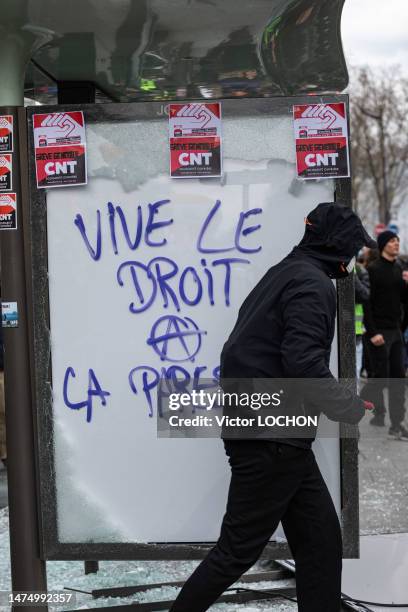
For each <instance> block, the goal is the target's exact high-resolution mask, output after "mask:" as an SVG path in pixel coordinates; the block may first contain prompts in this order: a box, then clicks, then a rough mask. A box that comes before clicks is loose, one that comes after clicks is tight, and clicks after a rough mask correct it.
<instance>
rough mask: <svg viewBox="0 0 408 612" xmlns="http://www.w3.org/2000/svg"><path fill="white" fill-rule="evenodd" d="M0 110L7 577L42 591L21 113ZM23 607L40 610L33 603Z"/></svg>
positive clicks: (16, 586)
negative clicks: (7, 161)
mask: <svg viewBox="0 0 408 612" xmlns="http://www.w3.org/2000/svg"><path fill="white" fill-rule="evenodd" d="M0 113H1V114H5V115H12V116H13V122H14V152H13V189H14V191H15V192H16V194H17V230H7V231H2V232H1V235H0V248H1V274H2V278H1V284H2V300H3V301H5V302H6V301H10V302H17V304H18V313H19V321H18V327H16V328H9V329H7V328H5V329H4V330H3V332H4V380H5V401H6V433H7V467H8V497H9V515H10V556H11V579H12V588H13V591H46V590H47V580H46V566H45V561H42V560H41V559H40V545H39V527H38V525H39V523H38V514H37V490H36V478H35V453H34V429H33V412H32V393H31V391H32V390H31V379H30V359H29V354H30V353H29V335H28V334H29V330H28V324H27V295H26V274H25V265H24V262H25V257H24V255H25V254H24V235H23V223H22V220H23V207H22V189H21V172H20V146H21V145H20V142H19V138H18V134H19V117H18V113H17V109H16V108H15V107H8V108H4V107H3V108H0ZM22 116H23V117H24V116H25V114H24V113H23V115H22ZM25 609H26V610H27V609H29V610H31V609H32V611H33V612H38V607H34V606H25ZM42 609H43V610H47V607H46V606H45V607H43V608H42Z"/></svg>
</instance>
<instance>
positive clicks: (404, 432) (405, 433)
mask: <svg viewBox="0 0 408 612" xmlns="http://www.w3.org/2000/svg"><path fill="white" fill-rule="evenodd" d="M399 430H400V434H401V435H400V440H404V442H408V429H406V427H404V425H400V428H399Z"/></svg>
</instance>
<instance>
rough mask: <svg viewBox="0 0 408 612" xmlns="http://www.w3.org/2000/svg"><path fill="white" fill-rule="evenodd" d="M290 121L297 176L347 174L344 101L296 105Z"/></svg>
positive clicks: (345, 175) (347, 154)
mask: <svg viewBox="0 0 408 612" xmlns="http://www.w3.org/2000/svg"><path fill="white" fill-rule="evenodd" d="M293 123H294V130H295V143H296V166H297V176H298V178H300V179H316V178H345V177H348V176H350V162H349V145H348V131H347V117H346V106H345V104H344V102H337V103H333V104H309V105H308V104H300V105H299V104H298V105H295V106H294V107H293Z"/></svg>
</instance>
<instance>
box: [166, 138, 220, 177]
mask: <svg viewBox="0 0 408 612" xmlns="http://www.w3.org/2000/svg"><path fill="white" fill-rule="evenodd" d="M170 174H171V176H172V177H174V178H197V177H198V178H200V177H209V176H221V139H220V138H219V137H218V136H215V137H213V138H211V137H208V138H170Z"/></svg>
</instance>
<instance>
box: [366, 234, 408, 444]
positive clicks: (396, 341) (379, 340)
mask: <svg viewBox="0 0 408 612" xmlns="http://www.w3.org/2000/svg"><path fill="white" fill-rule="evenodd" d="M377 243H378V250H379V253H380V257H379V258H378V259H377V260H376V261H374V262H373V263H371V264H370V265H369V266H368V274H369V277H370V287H371V293H370V300H369V301H368V302H367V303H365V304H364V322H365V327H366V330H367V336H368V338H369V344H368V345H369V351H370V361H371V363H372V368H373V370H374V378H372V379H370V380H369V381H368V383H367V384H366V386H365V387H364V389H362V391H361V395H362V397H365V398H367V399H371V400H372V401H373V402H374V404H375V411H374V417H373V418H372V419H371V421H370V423H371V424H372V425H377V426H380V427H381V426H382V427H383V426H384V425H385V423H384V416H385V407H384V397H383V389H384V388H385V387H386V386H388V389H389V398H388V400H389V414H390V420H391V427H390V429H389V437H390V438H395V439H401V438H404V439H406V440H408V431H407V430H406V428H405V427H404V426H403V425H402V421H403V420H404V414H405V407H404V400H405V397H404V396H405V380H404V378H405V368H404V358H403V350H404V342H403V338H402V333H401V322H402V307H403V304H404V303H406V302H407V299H408V284H407V282H406V281H405V280H404V278H403V272H402V269H401V267H400V265H399V264H398V262H397V261H396V260H397V257H398V253H399V238H398V236H397V234H395V233H394V232H391V231H389V230H387V231H385V232H382V233H381V234H380V235H379V236H378V238H377Z"/></svg>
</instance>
